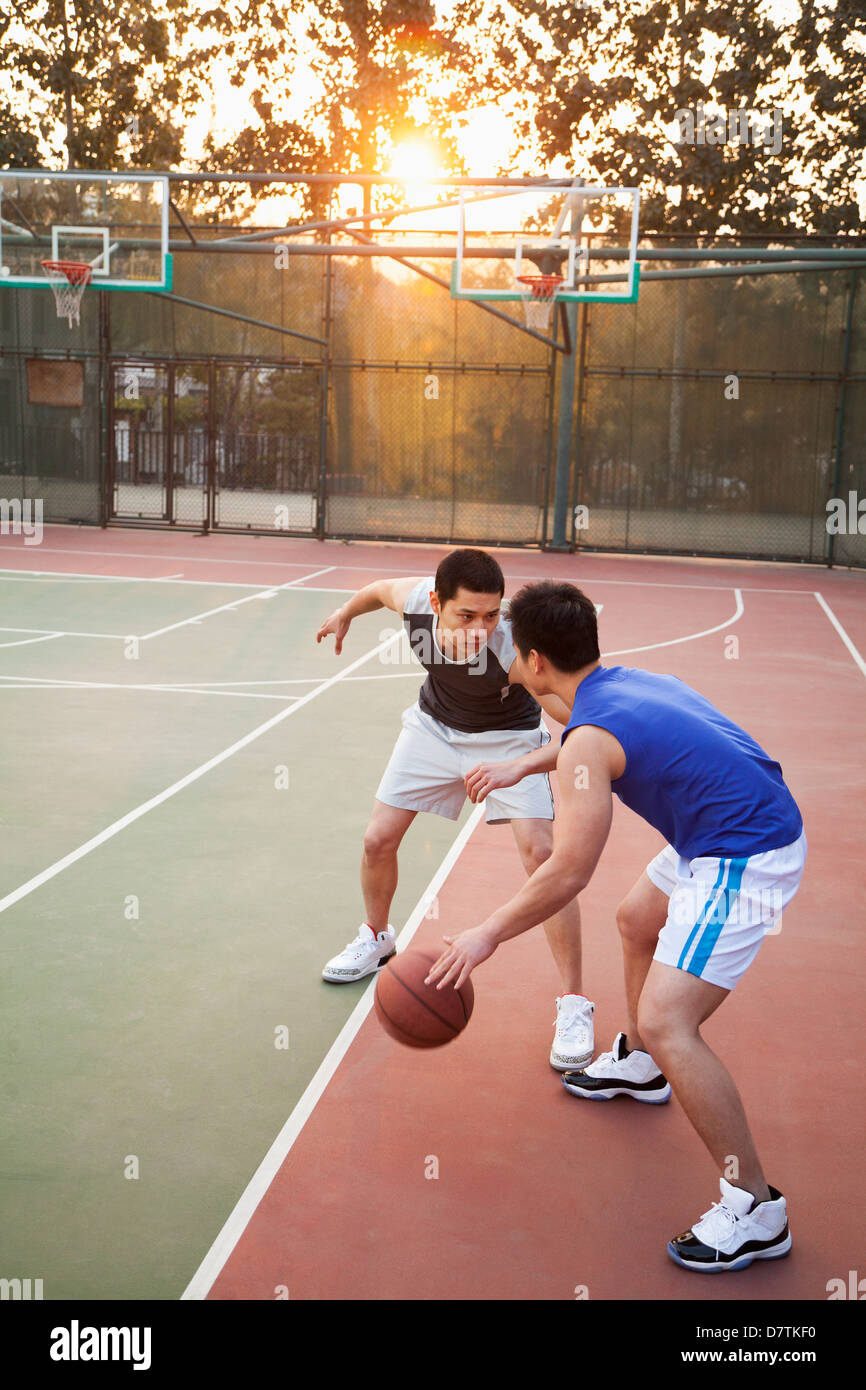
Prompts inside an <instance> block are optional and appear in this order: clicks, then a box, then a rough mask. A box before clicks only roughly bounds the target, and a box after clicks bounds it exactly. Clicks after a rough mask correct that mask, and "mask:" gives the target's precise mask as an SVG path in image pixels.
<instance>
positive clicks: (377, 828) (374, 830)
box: [361, 801, 418, 932]
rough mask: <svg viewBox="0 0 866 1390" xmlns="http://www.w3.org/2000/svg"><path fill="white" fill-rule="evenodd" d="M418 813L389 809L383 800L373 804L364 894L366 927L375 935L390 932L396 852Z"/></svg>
mask: <svg viewBox="0 0 866 1390" xmlns="http://www.w3.org/2000/svg"><path fill="white" fill-rule="evenodd" d="M417 814H418V812H417V811H404V810H403V809H402V808H401V807H399V806H387V805H386V804H385V802H384V801H374V802H373V814H372V815H371V817H370V823H369V825H368V826H367V829H366V832H365V834H364V849H363V853H362V855H361V892H362V894H363V897H364V906H365V908H366V911H367V918H366V921H367V926H368V927H371V928H372V929H373V931H374V932H380V931H387V928H388V921H389V913H390V911H391V903H392V902H393V900H394V894H395V893H396V891H397V851H398V849H399V848H400V844H401V841H402V839H403V836H404V835H405V834H406V831H407V830H408V829H409V826H410V825H411V824H412V822H413V820H414V819H415V817H416V816H417Z"/></svg>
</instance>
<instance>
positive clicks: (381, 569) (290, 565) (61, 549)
mask: <svg viewBox="0 0 866 1390" xmlns="http://www.w3.org/2000/svg"><path fill="white" fill-rule="evenodd" d="M297 539H301V540H303V539H304V537H299V538H297ZM394 544H395V545H397V544H399V542H394ZM15 549H16V547H13V546H10V547H9V550H10V551H12V550H15ZM431 549H434V550H443V551H445V552H447V551H448V549H449V547H448V546H432V547H431ZM39 550H40V553H41V554H43V555H108V556H111V557H112V558H120V559H124V560H162V562H163V563H165V562H166V561H167V560H169V559H172V560H183V561H185V562H189V563H190V564H193V565H247V566H253V565H263V566H265V567H267V568H269V569H304V568H305V564H306V563H308V562H302V561H300V560H279V559H275V560H229V559H217V558H215V557H212V556H203V555H164V554H162V555H159V554H153V553H152V552H148V551H139V552H136V551H132V550H78V549H75V550H72V549H67V548H66V547H65V546H47V545H43V546H40V547H39ZM2 554H3V548H2V546H0V555H2ZM606 558H608V557H606V556H605V555H598V556H596V555H594V554H593V555H582V556H580V557H579V559H580V560H583V561H585V562H591V561H593V560H595V559H601V560H602V561H603V560H605V559H606ZM612 558H614V559H623V560H633V559H635V558H637V559H644V558H648V559H653V560H666V559H667V560H674V561H677V560H680V559H686V560H688V559H689V558H690V557H688V556H685V557H683V556H676V555H671V556H665V555H654V556H647V557H644V556H637V557H635V556H632V555H622V556H619V555H616V556H613V557H612ZM702 558H704V559H707V560H710V561H711V560H712V559H713V557H712V556H705V557H702ZM719 558H720V560H721V557H719ZM725 563H727V562H725ZM745 563H748V562H745ZM753 563H754V562H753ZM758 563H760V562H758ZM764 563H766V564H768V565H769V564H772V565H777V563H778V562H777V561H773V560H767V561H765V562H764ZM330 568H331V569H332V570H347V571H349V572H350V573H351V572H353V571H358V572H359V573H361V574H370V573H384V574H386V575H390V574H394V575H397V574H417V573H418V570H419V569H423V568H424V566H420V565H419V566H415V567H413V568H412V569H406V568H404V567H402V566H396V565H389V564H387V563H384V564H376V563H371V564H369V565H331V566H330ZM426 568H427V572H428V574H429V572H430V567H429V565H428V566H427V567H426ZM8 572H9V573H17V571H14V570H13V571H8ZM27 572H28V571H22V573H27ZM37 572H38V573H41V574H47V573H50V571H47V570H40V571H37ZM56 573H58V574H61V575H62V573H63V572H62V570H58V571H56ZM101 577H104V578H111V577H112V576H110V575H106V576H101ZM135 577H136V578H142V577H143V576H135ZM544 578H545V575H544V574H521V573H515V574H509V575H506V579H507V580H508V581H510V580H514V579H525V580H529V581H530V582H531V581H532V580H539V579H544ZM574 580H575V582H577V584H578V587H580V584H581V583H582V582H584V580H585V582H586V583H587V584H588V585H589V587H590V588H591V587H592V586H593V585H595V584H618V585H625V586H626V587H630V588H635V589H721V590H730V589H732V588H733V585H732V584H677V583H674V582H673V581H670V580H668V581H663V580H660V579H604V578H602V577H601V576H598V577H593V578H592V579H585V577H584V576H582V575H581V574H580V573H576V574H575V575H574ZM182 582H183V583H186V584H194V583H200V582H204V583H213V584H218V583H219V582H220V581H219V580H204V581H197V580H192V579H188V580H184V581H182ZM740 588H741V589H742V590H743V592H744V593H756V594H758V593H760V594H810V595H811V594H814V592H815V590H814V589H771V588H764V587H763V585H756V586H750V585H748V584H741V585H740ZM328 592H330V590H328ZM337 592H338V593H345V594H352V593H354V592H355V590H354V589H339V590H337Z"/></svg>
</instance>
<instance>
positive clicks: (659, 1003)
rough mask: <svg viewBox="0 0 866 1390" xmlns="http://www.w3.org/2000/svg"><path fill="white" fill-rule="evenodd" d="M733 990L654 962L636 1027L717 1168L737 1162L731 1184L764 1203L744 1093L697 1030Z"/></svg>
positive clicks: (763, 1181)
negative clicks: (732, 1161) (743, 1098)
mask: <svg viewBox="0 0 866 1390" xmlns="http://www.w3.org/2000/svg"><path fill="white" fill-rule="evenodd" d="M729 993H730V991H729V990H726V989H722V988H721V987H720V986H719V985H712V984H710V983H709V982H708V981H707V980H701V979H699V978H698V976H697V975H690V974H689V973H688V971H686V970H678V969H677V968H676V967H675V966H672V965H663V964H662V963H661V962H660V961H657V960H656V961H653V963H652V965H651V967H650V970H649V973H648V975H647V978H646V983H645V985H644V987H643V991H642V993H641V996H640V1003H639V1006H638V1026H639V1029H640V1034H641V1036H642V1038H643V1039H644V1041H645V1043H646V1045H647V1046H646V1050H647V1051H648V1052H650V1053H651V1055H652V1057H653V1059H654V1060H655V1062H656V1063H657V1064H658V1066H660V1067H661V1069H662V1071H663V1072H664V1074H665V1076H666V1077H667V1079H668V1081H669V1082H670V1083H671V1086H672V1087H673V1090H674V1093H675V1094H676V1097H677V1100H678V1101H679V1102H680V1105H681V1106H682V1107H683V1109H684V1110H685V1112H686V1114H687V1115H688V1117H689V1119H690V1120H691V1122H692V1125H693V1126H694V1128H695V1129H696V1130H697V1132H698V1134H699V1135H700V1137H701V1139H702V1140H703V1141H704V1143H705V1144H706V1146H707V1148H708V1149H709V1151H710V1153H711V1154H712V1156H713V1158H714V1159H715V1160H716V1163H717V1164H718V1165H719V1168H720V1169H721V1170H722V1172H724V1173H726V1170H727V1171H730V1167H731V1160H732V1159H734V1160H736V1163H737V1168H736V1172H737V1176H736V1177H730V1178H728V1179H727V1180H728V1182H730V1183H731V1185H732V1186H733V1187H741V1188H743V1189H744V1190H745V1191H746V1192H751V1193H752V1194H753V1196H754V1198H755V1200H756V1202H766V1201H769V1200H770V1189H769V1187H768V1186H767V1180H766V1178H765V1177H764V1170H763V1168H762V1167H761V1162H760V1159H759V1158H758V1152H757V1149H756V1148H755V1141H754V1140H753V1138H752V1135H751V1131H750V1130H749V1125H748V1121H747V1120H746V1112H745V1110H744V1109H743V1102H742V1100H741V1099H740V1094H739V1092H738V1090H737V1088H736V1086H735V1085H734V1080H733V1077H732V1076H731V1074H730V1072H729V1071H728V1070H727V1068H726V1067H725V1066H724V1065H723V1064H722V1062H720V1061H719V1058H718V1057H717V1056H716V1054H715V1053H714V1052H713V1051H712V1049H711V1048H710V1047H708V1046H707V1044H706V1043H705V1042H704V1039H703V1038H702V1037H701V1035H700V1031H699V1029H700V1025H701V1024H702V1023H703V1022H704V1021H705V1020H706V1019H708V1018H709V1017H710V1015H711V1014H712V1013H714V1012H715V1010H716V1009H717V1008H718V1007H719V1005H720V1004H721V1002H722V1000H723V999H725V998H727V996H728V994H729ZM726 1175H727V1174H726Z"/></svg>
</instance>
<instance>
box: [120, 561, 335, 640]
mask: <svg viewBox="0 0 866 1390" xmlns="http://www.w3.org/2000/svg"><path fill="white" fill-rule="evenodd" d="M333 568H334V566H333V565H329V566H328V568H327V569H323V570H314V571H313V573H312V574H303V575H301V576H300V578H299V579H289V580H287V582H286V583H285V584H278V585H276V587H273V586H265V588H263V589H261V588H260V589H258V590H257V591H256V593H253V594H247V596H246V598H237V599H233V600H232V602H231V603H221V604H220V606H219V607H218V608H209V609H208V610H207V612H205V613H194V614H193V616H192V617H191V618H184V619H183V620H182V621H181V622H179V623H169V625H168V627H158V628H157V629H156V630H155V631H154V632H145V633H143V634H142V636H141V639H140V640H141V641H142V642H147V641H148V640H149V639H150V638H151V637H162V636H163V634H164V633H166V632H174V631H176V629H177V628H179V627H186V626H187V625H188V624H189V623H200V622H201V621H202V620H203V619H204V618H212V617H213V615H214V614H215V613H225V612H226V610H227V609H229V608H240V606H241V604H242V603H252V602H253V600H254V599H257V598H273V597H274V595H275V594H278V593H280V591H281V590H284V589H291V588H294V587H295V585H297V584H303V582H304V580H305V579H317V578H318V576H319V575H320V574H329V573H330V571H331V570H332V569H333Z"/></svg>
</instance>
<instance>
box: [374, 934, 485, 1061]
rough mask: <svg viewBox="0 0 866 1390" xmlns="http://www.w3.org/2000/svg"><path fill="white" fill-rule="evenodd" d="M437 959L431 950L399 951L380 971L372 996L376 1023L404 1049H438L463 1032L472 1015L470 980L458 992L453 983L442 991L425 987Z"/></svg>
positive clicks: (473, 993)
mask: <svg viewBox="0 0 866 1390" xmlns="http://www.w3.org/2000/svg"><path fill="white" fill-rule="evenodd" d="M438 959H439V955H438V954H435V953H434V952H432V951H424V950H421V949H418V948H416V949H415V950H409V951H401V952H400V953H399V954H398V955H396V956H394V958H393V959H392V960H391V961H389V963H388V964H387V965H386V966H384V967H383V969H382V970H380V971H379V976H378V978H377V980H376V995H375V1006H376V1013H377V1015H378V1018H379V1022H380V1023H381V1025H382V1027H383V1028H384V1029H385V1032H386V1033H390V1035H391V1037H392V1038H396V1040H397V1042H400V1043H403V1044H404V1045H405V1046H406V1047H441V1046H442V1045H443V1043H447V1042H451V1041H452V1040H453V1039H454V1038H456V1037H457V1034H458V1033H460V1032H462V1031H463V1029H464V1028H465V1027H466V1025H467V1023H468V1022H469V1019H470V1017H471V1015H472V1006H473V1004H474V1003H475V991H474V989H473V988H472V981H471V980H467V981H466V983H465V984H463V985H462V986H461V987H460V989H459V990H458V989H455V988H454V982H453V980H452V981H449V982H448V984H447V985H445V987H444V989H437V988H436V985H435V984H430V985H425V983H424V980H425V977H426V976H427V975H428V974H429V972H430V967H431V966H432V965H433V964H435V962H436V961H437V960H438Z"/></svg>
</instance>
